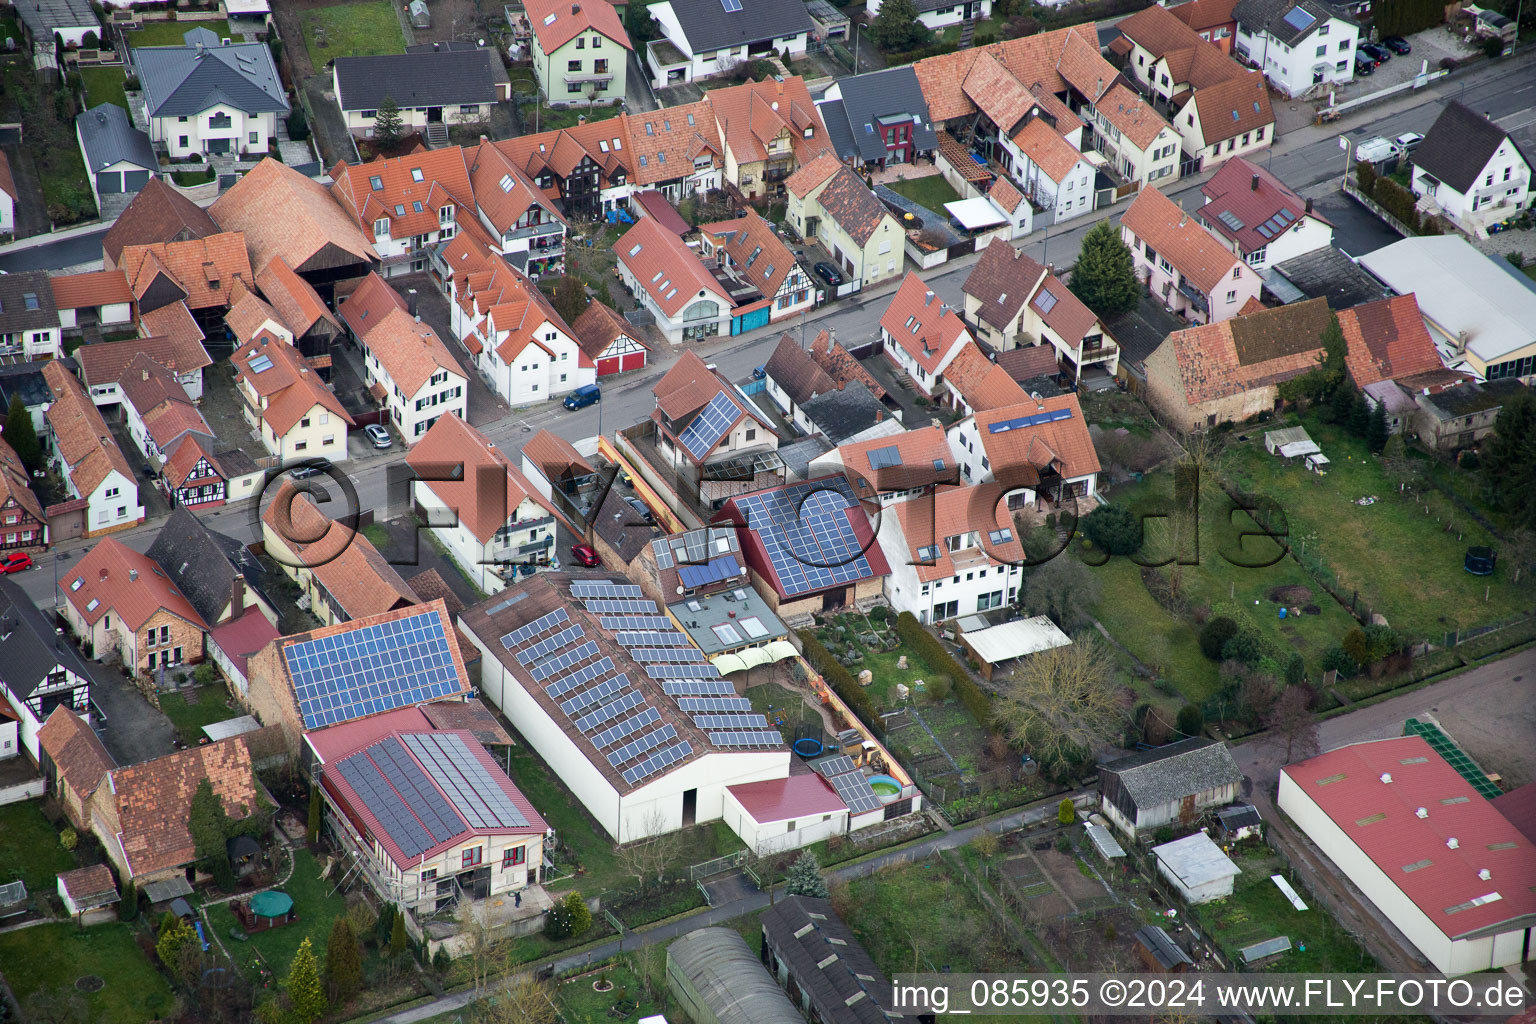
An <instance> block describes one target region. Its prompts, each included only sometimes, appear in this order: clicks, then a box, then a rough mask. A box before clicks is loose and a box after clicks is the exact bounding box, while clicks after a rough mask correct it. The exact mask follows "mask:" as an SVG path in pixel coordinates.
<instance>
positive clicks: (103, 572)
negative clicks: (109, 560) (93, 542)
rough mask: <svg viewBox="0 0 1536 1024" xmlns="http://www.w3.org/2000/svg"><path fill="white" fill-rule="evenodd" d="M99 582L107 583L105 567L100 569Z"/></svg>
mask: <svg viewBox="0 0 1536 1024" xmlns="http://www.w3.org/2000/svg"><path fill="white" fill-rule="evenodd" d="M101 582H103V583H105V582H107V568H106V566H102V568H101Z"/></svg>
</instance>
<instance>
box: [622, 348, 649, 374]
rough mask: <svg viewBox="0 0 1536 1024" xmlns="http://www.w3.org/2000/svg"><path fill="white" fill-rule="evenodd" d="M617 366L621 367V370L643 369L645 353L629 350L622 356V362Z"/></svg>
mask: <svg viewBox="0 0 1536 1024" xmlns="http://www.w3.org/2000/svg"><path fill="white" fill-rule="evenodd" d="M619 368H620V369H622V370H643V369H645V353H644V352H631V353H629V354H628V355H627V356H625V357H624V363H623V365H622V366H620V367H619Z"/></svg>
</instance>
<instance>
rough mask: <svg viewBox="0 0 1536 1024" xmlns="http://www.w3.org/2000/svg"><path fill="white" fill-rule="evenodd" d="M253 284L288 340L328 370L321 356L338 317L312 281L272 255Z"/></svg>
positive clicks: (334, 332) (336, 329) (338, 329)
mask: <svg viewBox="0 0 1536 1024" xmlns="http://www.w3.org/2000/svg"><path fill="white" fill-rule="evenodd" d="M256 287H257V288H259V289H261V294H262V296H263V298H264V299H265V301H266V302H267V304H268V305H269V306H270V307H271V308H272V310H273V311H274V312H275V313H276V314H277V316H278V317H279V318H281V323H282V325H283V326H284V327H285V328H286V331H287V333H288V334H291V335H292V339H291V340H290V341H289V344H291V345H293V346H294V347H295V348H297V349H298V350H299V352H300V353H301V354H303V355H304V356H305V357H307V358H312V359H315V360H316V363H317V365H318V366H319V367H320V368H321V369H322V370H329V367H328V366H326V364H325V359H326V358H328V357H329V356H330V354H331V343H332V342H334V341H335V340H336V339H337V338H338V337H339V336H340V335H341V332H342V328H341V321H340V320H338V319H337V318H336V315H335V314H334V313H332V312H331V311H330V308H329V307H327V306H326V304H325V300H324V299H322V298H321V297H320V293H319V292H317V291H316V290H315V287H314V285H312V284H310V283H309V282H308V281H306V280H304V279H303V278H302V277H300V276H299V275H298V274H296V273H294V272H293V268H292V267H290V266H288V264H287V263H286V262H284V261H283V258H282V257H281V256H274V257H272V259H270V260H268V261H267V265H266V266H265V267H262V268H261V270H260V272H259V273H257V275H256ZM226 319H227V318H226ZM323 375H324V376H329V374H328V373H326V374H323Z"/></svg>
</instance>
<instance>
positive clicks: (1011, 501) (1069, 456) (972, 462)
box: [946, 392, 1100, 512]
mask: <svg viewBox="0 0 1536 1024" xmlns="http://www.w3.org/2000/svg"><path fill="white" fill-rule="evenodd" d="M946 433H947V435H948V438H949V447H950V450H951V451H952V452H953V453H954V456H955V458H956V459H957V460H959V463H960V478H961V479H960V482H961V483H962V484H975V483H989V482H992V481H996V482H998V483H999V484H1001V485H1002V486H1003V488H1004V493H1005V494H1006V495H1007V503H1008V508H1009V509H1010V510H1011V511H1015V512H1017V511H1022V510H1027V509H1033V510H1035V511H1037V512H1040V511H1049V510H1051V509H1055V508H1063V507H1065V508H1068V509H1071V508H1074V507H1077V500H1078V499H1079V498H1082V499H1087V498H1092V497H1093V496H1094V495H1095V494H1096V493H1097V492H1098V478H1099V470H1100V465H1099V455H1098V452H1097V451H1095V450H1094V447H1093V437H1092V435H1091V434H1089V432H1088V421H1087V420H1086V419H1085V418H1084V417H1083V410H1082V407H1081V406H1080V405H1078V402H1077V396H1076V395H1075V394H1072V393H1070V392H1069V393H1067V394H1062V395H1051V396H1047V395H1039V396H1036V395H1030V396H1029V397H1028V398H1027V399H1025V400H1024V401H1023V402H1021V403H1019V404H1018V405H1008V406H1001V407H998V408H995V409H983V410H980V411H978V412H977V413H976V414H975V415H974V416H970V417H968V418H966V419H962V420H960V421H959V422H957V423H956V424H954V425H953V426H951V427H949V428H948V430H947V431H946Z"/></svg>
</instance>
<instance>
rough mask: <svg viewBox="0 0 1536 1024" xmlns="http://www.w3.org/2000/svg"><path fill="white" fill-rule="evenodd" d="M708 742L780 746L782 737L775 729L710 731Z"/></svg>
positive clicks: (718, 745)
mask: <svg viewBox="0 0 1536 1024" xmlns="http://www.w3.org/2000/svg"><path fill="white" fill-rule="evenodd" d="M708 735H709V742H710V743H711V744H712V745H714V746H717V747H782V746H783V745H784V737H783V736H782V735H780V734H779V731H778V730H777V729H768V730H764V731H760V732H740V731H738V732H712V733H709V734H708Z"/></svg>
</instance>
